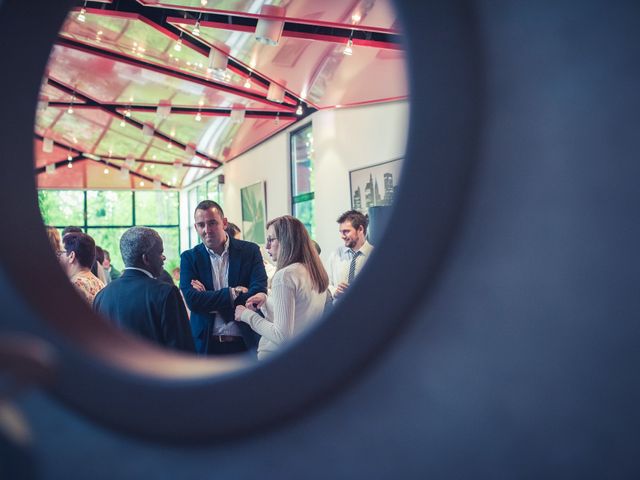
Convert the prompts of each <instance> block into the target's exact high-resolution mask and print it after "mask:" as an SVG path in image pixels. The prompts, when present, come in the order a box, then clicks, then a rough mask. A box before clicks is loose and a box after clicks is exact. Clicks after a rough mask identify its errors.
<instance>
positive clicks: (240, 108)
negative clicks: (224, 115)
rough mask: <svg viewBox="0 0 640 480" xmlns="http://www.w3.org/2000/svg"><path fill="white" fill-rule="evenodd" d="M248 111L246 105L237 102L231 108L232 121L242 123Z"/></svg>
mask: <svg viewBox="0 0 640 480" xmlns="http://www.w3.org/2000/svg"><path fill="white" fill-rule="evenodd" d="M245 113H246V108H245V106H244V105H240V104H236V105H234V106H233V107H232V108H231V114H230V115H229V117H230V119H231V123H242V121H243V120H244V116H245Z"/></svg>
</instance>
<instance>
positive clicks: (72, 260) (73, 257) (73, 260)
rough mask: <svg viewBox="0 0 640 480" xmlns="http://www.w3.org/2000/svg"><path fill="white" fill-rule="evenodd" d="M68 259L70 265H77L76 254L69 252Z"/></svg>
mask: <svg viewBox="0 0 640 480" xmlns="http://www.w3.org/2000/svg"><path fill="white" fill-rule="evenodd" d="M67 257H68V258H69V263H75V262H76V260H77V257H76V252H69V253H68V254H67Z"/></svg>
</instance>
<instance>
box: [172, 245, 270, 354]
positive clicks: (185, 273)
mask: <svg viewBox="0 0 640 480" xmlns="http://www.w3.org/2000/svg"><path fill="white" fill-rule="evenodd" d="M194 279H196V280H199V281H200V282H202V284H203V285H204V286H205V288H206V289H207V290H206V291H205V292H199V291H197V290H196V289H194V288H193V287H192V286H191V280H194ZM228 282H229V287H238V286H243V287H247V288H248V289H249V292H248V293H245V294H241V295H238V297H237V298H236V300H235V302H233V303H232V302H231V295H230V292H229V288H221V289H220V290H214V289H213V278H212V272H211V260H210V258H209V252H207V249H206V248H205V246H204V244H202V243H201V244H199V245H197V246H195V247H194V248H192V249H191V250H187V251H185V252H183V253H182V255H180V290H182V294H183V295H184V299H185V301H186V302H187V305H188V306H189V309H190V310H191V331H192V333H193V340H194V341H195V344H196V350H197V352H198V353H203V354H204V353H207V352H206V348H207V340H208V338H209V335H210V334H211V331H212V328H213V322H214V319H215V315H216V314H213V313H210V312H212V311H216V312H218V313H217V314H218V315H220V316H222V318H223V319H224V321H225V322H232V321H234V320H233V314H234V310H235V307H236V305H244V303H245V302H246V301H247V299H248V298H249V297H250V296H252V295H254V294H256V293H258V292H264V293H266V292H267V273H266V272H265V269H264V263H263V261H262V255H261V254H260V249H259V248H258V246H257V245H256V244H255V243H251V242H245V241H242V240H236V239H233V238H231V239H229V278H228ZM238 326H239V327H240V330H241V332H242V337H243V338H244V341H245V344H246V346H247V349H248V350H249V351H253V352H255V351H256V350H257V348H258V340H259V339H260V338H259V336H258V335H257V334H256V333H255V332H254V331H253V330H251V328H250V327H249V325H247V324H246V323H243V322H238Z"/></svg>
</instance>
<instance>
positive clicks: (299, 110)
mask: <svg viewBox="0 0 640 480" xmlns="http://www.w3.org/2000/svg"><path fill="white" fill-rule="evenodd" d="M296 115H302V104H301V103H299V104H298V108H296Z"/></svg>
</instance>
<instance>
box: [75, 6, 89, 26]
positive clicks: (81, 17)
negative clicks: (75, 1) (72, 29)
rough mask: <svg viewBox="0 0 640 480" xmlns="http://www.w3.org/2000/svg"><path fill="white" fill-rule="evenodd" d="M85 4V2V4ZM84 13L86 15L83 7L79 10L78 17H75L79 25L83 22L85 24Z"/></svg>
mask: <svg viewBox="0 0 640 480" xmlns="http://www.w3.org/2000/svg"><path fill="white" fill-rule="evenodd" d="M85 4H86V2H85ZM86 13H87V9H86V8H84V7H82V8H81V9H80V13H78V17H77V18H78V21H79V22H80V23H84V22H85V20H86V19H87V17H86Z"/></svg>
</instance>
